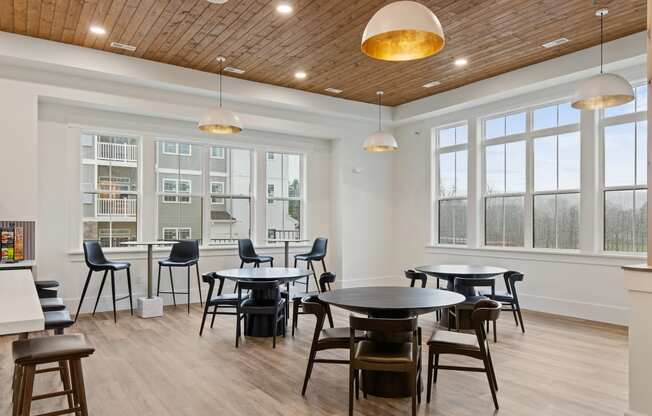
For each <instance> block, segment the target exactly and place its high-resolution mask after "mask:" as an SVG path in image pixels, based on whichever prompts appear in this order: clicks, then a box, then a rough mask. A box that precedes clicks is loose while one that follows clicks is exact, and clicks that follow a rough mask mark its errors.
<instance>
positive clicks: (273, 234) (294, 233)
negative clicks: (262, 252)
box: [267, 228, 301, 240]
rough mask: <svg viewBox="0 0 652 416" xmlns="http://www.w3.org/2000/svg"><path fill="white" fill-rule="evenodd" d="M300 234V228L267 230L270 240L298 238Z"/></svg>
mask: <svg viewBox="0 0 652 416" xmlns="http://www.w3.org/2000/svg"><path fill="white" fill-rule="evenodd" d="M300 236H301V231H300V230H277V229H274V228H270V229H268V230H267V239H268V240H298V239H299V238H300Z"/></svg>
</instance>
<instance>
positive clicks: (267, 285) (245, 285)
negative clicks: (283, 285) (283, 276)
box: [238, 280, 281, 304]
mask: <svg viewBox="0 0 652 416" xmlns="http://www.w3.org/2000/svg"><path fill="white" fill-rule="evenodd" d="M279 285H280V283H279V282H278V281H276V280H272V281H270V282H238V301H239V302H238V304H239V303H240V301H242V291H243V290H268V291H272V290H273V291H274V292H275V293H276V298H275V299H274V302H275V303H276V304H278V302H279V301H280V300H281V292H280V291H279V290H278V287H279Z"/></svg>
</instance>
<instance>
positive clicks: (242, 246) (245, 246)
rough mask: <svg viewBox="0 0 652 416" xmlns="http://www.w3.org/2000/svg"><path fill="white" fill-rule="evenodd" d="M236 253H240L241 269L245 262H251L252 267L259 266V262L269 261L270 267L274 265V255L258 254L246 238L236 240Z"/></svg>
mask: <svg viewBox="0 0 652 416" xmlns="http://www.w3.org/2000/svg"><path fill="white" fill-rule="evenodd" d="M238 254H239V255H240V261H241V263H240V268H241V269H242V268H243V267H244V265H245V264H250V263H253V264H254V267H260V265H261V264H264V263H269V266H270V267H274V257H272V256H259V255H258V254H256V250H254V244H253V243H252V242H251V240H250V239H248V238H243V239H240V240H238Z"/></svg>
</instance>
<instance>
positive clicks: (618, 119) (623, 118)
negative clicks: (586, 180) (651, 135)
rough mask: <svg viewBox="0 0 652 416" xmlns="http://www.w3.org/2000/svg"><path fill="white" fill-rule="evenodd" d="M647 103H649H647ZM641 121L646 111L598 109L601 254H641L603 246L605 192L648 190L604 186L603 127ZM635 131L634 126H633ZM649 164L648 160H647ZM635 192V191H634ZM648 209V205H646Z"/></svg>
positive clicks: (633, 84) (636, 85)
mask: <svg viewBox="0 0 652 416" xmlns="http://www.w3.org/2000/svg"><path fill="white" fill-rule="evenodd" d="M645 85H646V83H644V82H638V83H632V88H634V89H636V88H638V87H642V86H645ZM647 93H648V95H649V94H650V88H649V86H648V91H647ZM648 105H649V104H648ZM641 121H647V122H648V123H649V120H647V111H636V109H635V110H634V112H632V113H627V114H621V115H617V116H611V117H605V110H600V111H599V120H598V136H599V140H600V143H599V146H600V147H599V149H600V151H599V153H600V154H599V171H598V172H599V173H598V177H599V181H598V191H599V192H598V193H599V204H598V206H599V215H600V217H599V218H600V221H599V223H600V228H601V229H600V232H599V233H597V234H596V238H600V252H601V253H602V254H610V255H628V254H630V255H631V254H633V255H636V254H643V252H641V251H608V250H606V247H605V242H606V238H607V236H606V227H605V223H606V217H605V214H606V213H605V204H606V194H607V192H609V191H640V190H646V191H648V192H650V191H649V190H648V184H645V185H638V184H634V185H621V186H606V185H605V169H606V165H605V153H604V152H605V129H606V127H609V126H615V125H620V124H628V123H634V124H636V123H638V122H641ZM634 129H635V131H636V127H635V128H634ZM634 149H635V150H634V152H635V153H634V163H637V157H636V156H637V155H636V146H635V147H634ZM648 164H649V161H648ZM634 174H635V175H636V166H635V167H634ZM634 182H636V176H635V177H634ZM634 193H635V192H634ZM648 209H650V207H648ZM632 225H633V227H632V228H633V229H632V232H634V228H635V227H636V224H632ZM650 237H651V236H649V235H648V244H650Z"/></svg>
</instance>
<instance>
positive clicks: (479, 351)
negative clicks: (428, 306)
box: [426, 299, 501, 410]
mask: <svg viewBox="0 0 652 416" xmlns="http://www.w3.org/2000/svg"><path fill="white" fill-rule="evenodd" d="M500 310H501V305H500V303H498V302H496V301H494V300H489V299H487V300H481V301H479V302H477V303H476V304H475V305H474V309H473V312H472V314H471V322H472V324H473V330H474V332H475V333H474V334H466V333H462V332H451V331H439V330H438V331H435V333H434V334H433V335H432V337H431V338H430V341H428V395H427V399H426V401H427V402H428V403H430V394H431V391H432V384H433V377H434V383H437V371H438V370H455V371H475V372H483V373H486V374H487V380H488V381H489V388H490V389H491V396H492V397H493V401H494V406H495V407H496V410H498V399H497V398H496V391H497V390H498V383H497V381H496V373H495V371H494V366H493V362H492V361H491V353H490V352H489V342H487V333H486V332H485V325H484V324H485V322H489V321H493V322H495V321H496V319H498V316H499V315H500ZM443 354H452V355H464V356H467V357H471V358H475V359H478V360H482V362H483V364H484V365H483V367H463V366H452V365H440V364H439V356H440V355H443ZM433 358H434V360H433Z"/></svg>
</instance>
